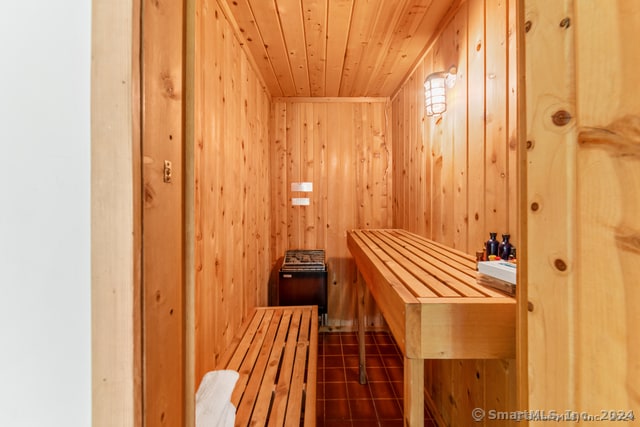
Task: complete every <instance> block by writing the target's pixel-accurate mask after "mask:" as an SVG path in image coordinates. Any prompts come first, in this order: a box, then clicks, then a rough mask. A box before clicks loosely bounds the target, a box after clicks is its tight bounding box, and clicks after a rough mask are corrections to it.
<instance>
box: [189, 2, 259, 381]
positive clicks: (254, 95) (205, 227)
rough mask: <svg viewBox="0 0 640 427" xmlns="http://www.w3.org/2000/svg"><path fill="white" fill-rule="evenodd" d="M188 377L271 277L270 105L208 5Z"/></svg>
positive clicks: (199, 24)
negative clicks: (191, 355)
mask: <svg viewBox="0 0 640 427" xmlns="http://www.w3.org/2000/svg"><path fill="white" fill-rule="evenodd" d="M195 27H196V28H195V31H196V44H195V86H194V93H195V95H194V115H195V117H194V126H195V130H194V138H195V160H194V168H195V171H194V174H195V217H196V219H195V272H196V275H195V310H196V315H195V316H196V317H195V328H196V331H195V359H196V360H195V377H196V386H197V385H198V384H199V383H200V379H201V378H202V375H203V374H204V373H205V372H206V371H208V370H211V369H213V368H214V367H215V363H216V359H217V357H218V356H219V355H220V353H221V352H222V351H224V349H225V348H226V347H227V346H228V345H229V343H230V342H231V340H232V338H233V337H234V335H235V334H236V333H237V332H238V328H239V327H240V325H241V324H242V323H243V321H244V320H245V317H246V315H247V314H248V312H249V311H250V310H251V309H252V308H253V307H255V306H259V305H266V304H267V283H268V281H269V271H270V268H271V263H270V261H271V252H270V239H269V237H270V225H271V223H270V217H271V202H270V187H269V185H270V182H269V133H268V129H269V111H270V98H269V95H268V94H267V93H266V92H265V90H264V89H263V85H262V84H261V80H260V79H259V77H258V76H257V75H256V73H255V72H254V71H253V68H252V67H251V65H250V63H249V61H248V59H247V57H246V55H245V53H244V52H243V50H242V48H241V46H240V44H239V43H238V40H237V39H236V37H235V36H234V31H233V28H232V27H231V25H230V24H229V23H228V21H227V20H226V19H225V16H224V14H223V13H222V11H221V10H220V8H219V6H218V4H217V2H216V1H215V0H200V1H198V2H197V3H196V22H195Z"/></svg>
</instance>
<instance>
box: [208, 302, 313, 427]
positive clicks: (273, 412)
mask: <svg viewBox="0 0 640 427" xmlns="http://www.w3.org/2000/svg"><path fill="white" fill-rule="evenodd" d="M243 330H244V332H243V334H242V335H241V336H240V337H238V338H237V339H236V340H235V341H234V342H233V343H232V345H231V346H230V348H229V350H227V352H226V353H225V354H224V355H223V356H222V358H221V359H220V362H219V363H218V367H217V368H218V369H231V370H234V371H238V372H239V373H240V377H239V379H238V382H237V384H236V386H235V389H234V391H233V394H232V396H231V403H233V404H234V405H235V407H236V408H237V411H236V422H235V425H236V426H248V425H269V426H300V425H305V426H313V425H315V422H316V411H315V408H316V406H315V405H316V370H317V358H318V307H317V306H292V307H260V308H256V309H255V312H254V313H253V316H252V317H251V318H250V319H249V320H248V321H247V322H246V323H245V326H244V329H243Z"/></svg>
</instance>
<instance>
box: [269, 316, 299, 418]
mask: <svg viewBox="0 0 640 427" xmlns="http://www.w3.org/2000/svg"><path fill="white" fill-rule="evenodd" d="M301 317H302V312H301V311H299V310H295V311H294V312H293V316H292V317H291V325H290V327H289V334H288V337H287V343H286V345H285V350H284V354H283V357H282V363H281V364H280V375H279V378H278V385H277V386H276V392H275V396H274V400H273V408H272V410H271V414H270V416H269V424H268V425H269V426H282V425H284V422H285V419H286V418H285V417H286V411H287V401H288V399H289V390H290V389H291V371H292V370H293V360H294V358H295V351H296V341H297V339H298V333H299V331H300V323H301Z"/></svg>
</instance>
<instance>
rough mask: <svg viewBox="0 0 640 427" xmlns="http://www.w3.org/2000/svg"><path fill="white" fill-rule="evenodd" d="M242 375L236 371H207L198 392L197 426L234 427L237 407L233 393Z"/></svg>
mask: <svg viewBox="0 0 640 427" xmlns="http://www.w3.org/2000/svg"><path fill="white" fill-rule="evenodd" d="M239 376H240V375H239V374H238V373H237V372H236V371H229V370H222V371H210V372H207V373H206V374H205V375H204V377H203V378H202V381H201V382H200V386H199V387H198V391H197V392H196V427H233V425H234V423H235V420H236V407H235V406H233V404H232V403H231V393H233V388H234V387H235V385H236V382H237V381H238V377H239Z"/></svg>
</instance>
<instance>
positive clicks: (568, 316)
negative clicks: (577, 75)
mask: <svg viewBox="0 0 640 427" xmlns="http://www.w3.org/2000/svg"><path fill="white" fill-rule="evenodd" d="M526 10H527V15H526V17H525V19H527V20H530V21H531V22H532V28H531V30H530V31H529V32H528V33H527V34H526V36H525V39H526V53H527V63H526V75H527V76H528V78H527V87H526V91H527V105H526V111H527V125H526V129H527V139H528V140H530V141H532V142H533V144H535V145H534V148H533V149H531V150H529V151H528V152H527V192H528V194H527V197H528V200H527V204H528V208H527V211H526V216H527V229H528V230H527V233H528V241H527V246H526V248H525V254H527V255H526V256H525V259H526V265H527V267H526V268H527V278H526V279H525V280H526V282H527V293H528V301H529V302H530V303H531V304H532V308H533V311H531V312H530V313H529V314H528V343H529V348H530V349H537V350H538V351H530V352H529V355H528V357H529V360H528V363H529V372H528V375H529V405H530V407H532V408H552V407H562V408H576V407H577V406H576V399H575V390H574V389H573V388H572V387H571V386H570V385H571V384H574V383H575V380H576V377H575V363H574V357H575V354H574V352H573V348H574V339H575V325H574V321H573V314H574V312H575V307H574V305H573V304H574V301H575V300H574V287H575V285H576V283H575V274H574V272H573V269H574V262H575V259H574V253H573V252H574V239H575V236H574V234H573V233H574V230H575V226H574V225H573V224H572V223H573V221H574V218H575V212H574V207H575V189H574V186H575V177H574V176H573V174H574V173H575V147H574V144H573V141H575V139H576V134H575V126H576V125H575V122H574V121H573V120H572V121H571V122H570V123H568V124H567V125H566V126H557V125H555V124H554V123H553V120H552V117H553V115H554V114H555V113H556V112H557V111H560V110H565V111H568V112H571V114H572V116H574V115H575V111H576V110H575V81H574V76H573V72H574V70H575V68H574V67H575V52H574V50H573V43H574V41H573V31H559V30H558V29H559V28H560V29H561V30H562V28H561V27H560V26H559V23H560V22H561V21H562V20H563V19H564V18H565V17H567V16H571V14H572V12H573V0H563V1H558V0H527V1H526ZM534 58H536V60H534ZM537 58H544V60H543V61H540V60H537ZM534 76H535V77H534ZM545 236H552V237H551V238H545ZM558 265H560V266H562V267H561V268H562V271H561V270H559V269H558V268H557V266H558ZM543 348H547V349H549V348H553V349H554V351H553V352H548V351H542V349H543ZM550 372H553V373H555V374H554V375H549V373H550Z"/></svg>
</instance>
